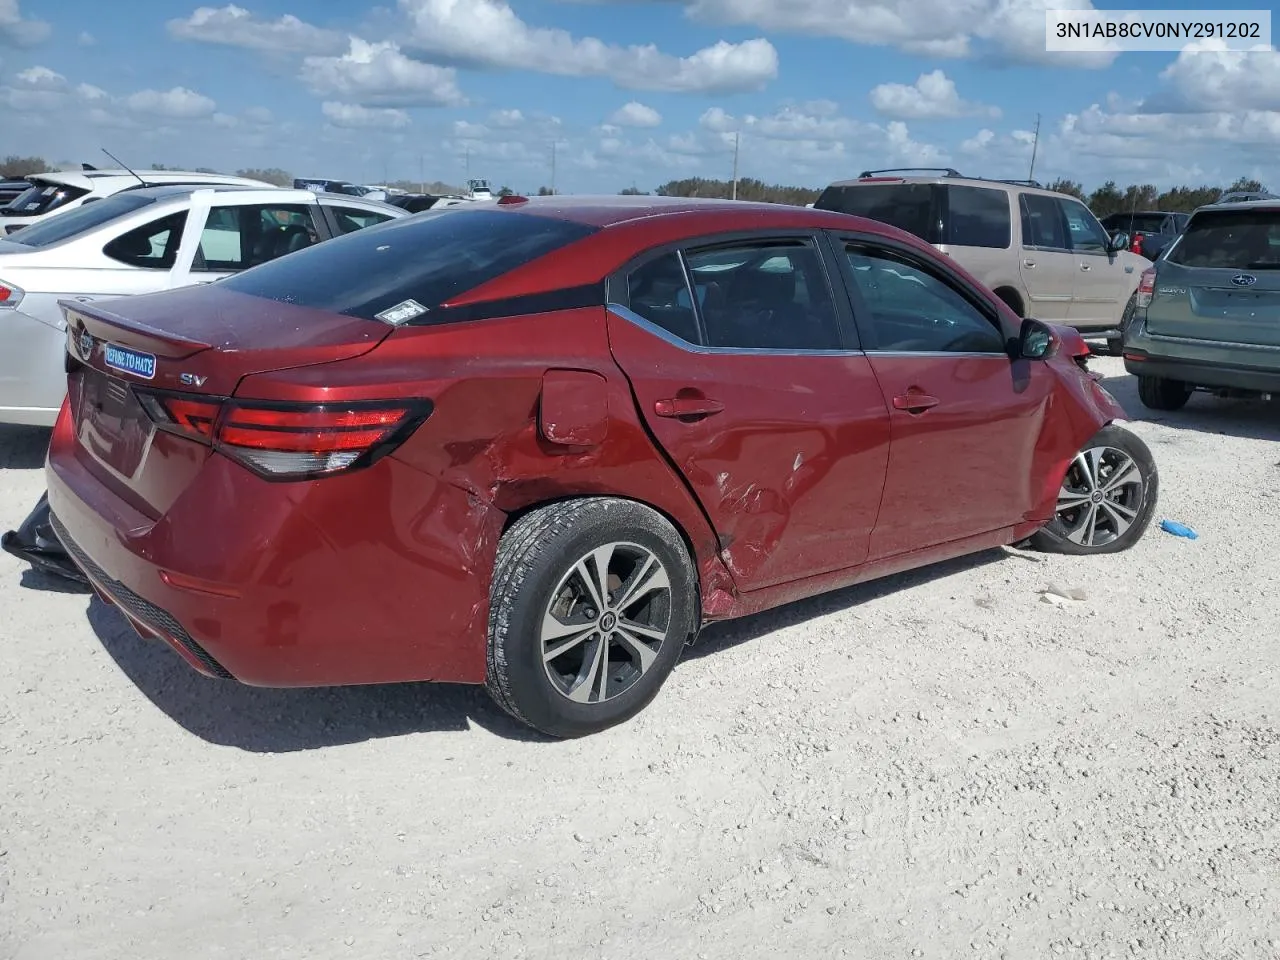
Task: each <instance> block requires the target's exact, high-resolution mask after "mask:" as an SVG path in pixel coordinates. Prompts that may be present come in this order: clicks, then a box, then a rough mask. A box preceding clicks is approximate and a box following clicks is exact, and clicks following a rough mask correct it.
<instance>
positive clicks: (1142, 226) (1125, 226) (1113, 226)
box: [1102, 213, 1165, 233]
mask: <svg viewBox="0 0 1280 960" xmlns="http://www.w3.org/2000/svg"><path fill="white" fill-rule="evenodd" d="M1164 221H1165V217H1164V214H1161V213H1134V214H1129V213H1113V214H1112V215H1111V216H1109V217H1107V219H1106V220H1104V221H1103V222H1102V223H1103V226H1105V227H1106V228H1107V229H1108V230H1111V231H1116V230H1123V231H1125V232H1126V233H1159V232H1160V228H1161V227H1162V226H1164Z"/></svg>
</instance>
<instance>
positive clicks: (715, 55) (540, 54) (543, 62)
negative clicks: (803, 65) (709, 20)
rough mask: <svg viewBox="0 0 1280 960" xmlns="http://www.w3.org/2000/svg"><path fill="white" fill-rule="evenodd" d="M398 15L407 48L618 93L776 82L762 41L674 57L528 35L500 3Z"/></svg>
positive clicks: (423, 3) (770, 51)
mask: <svg viewBox="0 0 1280 960" xmlns="http://www.w3.org/2000/svg"><path fill="white" fill-rule="evenodd" d="M400 7H401V9H402V10H403V11H404V12H405V13H406V14H407V15H408V17H409V20H410V23H411V24H412V45H414V46H416V47H419V48H421V49H422V50H424V51H427V52H429V53H432V54H436V55H441V56H446V57H450V58H453V59H458V60H463V61H468V62H471V63H474V64H477V65H480V66H487V67H492V68H500V69H520V70H532V71H535V72H538V73H549V74H556V75H560V76H574V77H590V76H598V77H608V78H609V79H611V80H612V81H613V82H614V83H615V84H616V85H617V86H619V87H622V88H624V89H630V90H664V91H672V92H685V93H694V92H701V93H712V92H715V93H727V92H730V91H745V90H759V89H761V88H762V87H764V86H765V84H767V83H768V82H769V81H770V80H773V79H774V78H775V77H777V75H778V53H777V51H776V50H775V49H774V48H773V44H771V43H769V41H768V40H765V39H762V38H760V39H755V40H747V41H744V42H742V43H728V42H725V41H723V40H722V41H720V42H719V43H716V44H713V45H712V46H709V47H704V48H703V49H701V50H698V51H697V52H695V53H694V54H692V55H691V56H688V57H676V56H672V55H671V54H667V53H663V52H662V51H660V50H659V49H658V48H657V47H655V46H653V45H652V44H648V45H643V46H630V47H621V46H617V45H615V44H608V43H605V42H604V41H602V40H599V39H596V38H595V37H583V38H575V37H574V36H572V35H571V34H570V33H569V32H568V31H566V30H559V29H552V28H547V27H532V26H530V25H529V24H527V23H525V22H524V21H523V20H521V19H520V18H519V17H518V16H517V15H516V13H515V11H514V10H512V9H511V7H510V5H508V4H507V3H506V2H505V0H400ZM406 44H407V45H408V43H407V42H406Z"/></svg>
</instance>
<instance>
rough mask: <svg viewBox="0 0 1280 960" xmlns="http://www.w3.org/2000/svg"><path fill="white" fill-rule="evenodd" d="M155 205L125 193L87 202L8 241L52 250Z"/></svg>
mask: <svg viewBox="0 0 1280 960" xmlns="http://www.w3.org/2000/svg"><path fill="white" fill-rule="evenodd" d="M152 203H155V200H153V199H152V198H151V197H142V196H139V195H138V194H136V193H131V192H129V191H127V190H126V191H125V192H123V193H117V194H115V195H114V196H110V197H106V198H104V199H102V200H95V201H93V202H92V203H90V202H89V201H87V200H86V201H85V202H84V203H83V204H81V205H80V206H79V207H77V208H76V209H74V210H68V211H67V212H66V213H60V214H58V215H57V216H56V217H50V218H49V219H48V220H44V221H37V222H36V223H33V224H31V226H29V227H25V228H23V229H22V230H19V231H18V232H17V233H11V234H9V236H8V237H6V238H5V239H6V240H12V241H13V242H14V243H23V244H26V245H27V246H28V247H51V246H53V245H54V244H55V243H62V241H64V240H70V239H71V238H72V237H75V236H79V235H80V234H81V233H84V232H85V231H86V230H92V229H93V228H94V227H100V226H102V224H104V223H107V222H108V221H110V220H114V219H115V218H116V217H122V216H124V215H125V214H126V213H133V211H135V210H141V209H142V208H143V207H145V206H147V205H148V204H152Z"/></svg>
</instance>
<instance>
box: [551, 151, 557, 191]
mask: <svg viewBox="0 0 1280 960" xmlns="http://www.w3.org/2000/svg"><path fill="white" fill-rule="evenodd" d="M555 193H556V141H554V140H552V141H551V195H552V196H553V197H554V196H555Z"/></svg>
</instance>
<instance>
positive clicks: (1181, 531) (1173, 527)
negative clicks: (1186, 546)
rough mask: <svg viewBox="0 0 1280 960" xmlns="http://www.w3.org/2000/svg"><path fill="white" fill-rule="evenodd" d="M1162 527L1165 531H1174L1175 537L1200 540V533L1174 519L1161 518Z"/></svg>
mask: <svg viewBox="0 0 1280 960" xmlns="http://www.w3.org/2000/svg"><path fill="white" fill-rule="evenodd" d="M1160 529H1161V530H1163V531H1164V532H1165V533H1172V534H1173V535H1174V536H1175V537H1186V538H1187V539H1188V540H1199V539H1200V534H1198V533H1196V532H1195V531H1194V530H1192V529H1191V528H1190V527H1188V526H1184V525H1183V524H1181V523H1176V522H1175V521H1173V520H1161V521H1160Z"/></svg>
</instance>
